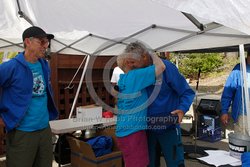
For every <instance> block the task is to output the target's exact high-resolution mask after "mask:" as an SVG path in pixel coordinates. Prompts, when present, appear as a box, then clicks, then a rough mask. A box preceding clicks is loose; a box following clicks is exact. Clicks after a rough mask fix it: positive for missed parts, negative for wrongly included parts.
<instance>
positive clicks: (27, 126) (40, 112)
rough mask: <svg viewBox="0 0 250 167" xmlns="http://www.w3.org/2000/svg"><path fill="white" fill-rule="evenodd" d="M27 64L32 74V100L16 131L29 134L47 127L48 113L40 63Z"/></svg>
mask: <svg viewBox="0 0 250 167" xmlns="http://www.w3.org/2000/svg"><path fill="white" fill-rule="evenodd" d="M27 64H28V66H29V68H30V70H31V71H32V74H33V91H32V100H31V103H30V105H29V107H28V110H27V112H26V113H25V117H24V118H23V120H22V121H21V122H20V125H19V126H18V127H17V129H18V130H22V131H28V132H30V131H35V130H40V129H43V128H46V127H48V122H49V112H48V108H47V92H46V84H45V80H44V76H43V71H42V66H41V63H40V62H39V61H37V62H36V63H34V64H33V63H29V62H28V63H27Z"/></svg>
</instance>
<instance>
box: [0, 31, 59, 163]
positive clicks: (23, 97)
mask: <svg viewBox="0 0 250 167" xmlns="http://www.w3.org/2000/svg"><path fill="white" fill-rule="evenodd" d="M52 38H54V35H52V34H47V33H46V32H45V31H44V30H42V29H41V28H39V27H35V26H33V27H30V28H28V29H26V30H25V31H24V32H23V34H22V39H23V43H24V52H22V53H19V54H18V55H17V56H16V57H15V58H13V59H11V60H10V61H8V62H5V63H3V64H2V65H0V89H1V90H2V91H1V94H0V113H1V117H2V119H3V121H4V124H5V128H6V131H7V134H6V147H7V150H6V151H7V154H6V159H7V160H6V163H7V166H8V167H38V166H39V167H41V166H42V167H51V166H52V157H53V152H52V135H51V129H50V126H49V120H53V119H56V118H57V116H58V112H57V109H56V107H55V103H54V101H53V94H52V87H51V84H50V69H49V66H48V63H47V61H46V60H44V56H45V52H46V49H47V48H48V46H49V42H50V39H52Z"/></svg>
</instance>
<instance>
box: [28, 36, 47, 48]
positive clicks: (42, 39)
mask: <svg viewBox="0 0 250 167" xmlns="http://www.w3.org/2000/svg"><path fill="white" fill-rule="evenodd" d="M30 39H35V41H37V42H38V43H39V44H40V45H41V46H46V47H48V46H49V44H50V43H49V40H48V39H47V38H35V37H31V38H30Z"/></svg>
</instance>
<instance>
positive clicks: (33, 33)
mask: <svg viewBox="0 0 250 167" xmlns="http://www.w3.org/2000/svg"><path fill="white" fill-rule="evenodd" d="M30 37H36V38H43V37H47V38H48V39H53V38H54V35H53V34H47V33H46V32H45V31H44V30H43V29H41V28H40V27H36V26H32V27H29V28H27V29H26V30H24V32H23V41H24V40H25V38H30Z"/></svg>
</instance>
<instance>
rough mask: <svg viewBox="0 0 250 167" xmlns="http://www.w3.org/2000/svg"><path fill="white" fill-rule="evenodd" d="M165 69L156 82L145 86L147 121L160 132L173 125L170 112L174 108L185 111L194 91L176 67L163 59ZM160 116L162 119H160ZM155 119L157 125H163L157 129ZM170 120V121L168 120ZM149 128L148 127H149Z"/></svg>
mask: <svg viewBox="0 0 250 167" xmlns="http://www.w3.org/2000/svg"><path fill="white" fill-rule="evenodd" d="M163 62H164V64H165V66H166V69H165V70H164V72H163V74H162V76H161V77H159V78H158V79H157V81H156V83H155V84H154V85H152V86H149V87H148V88H147V92H148V96H149V104H150V105H149V107H148V117H149V118H148V120H149V121H148V123H149V125H151V124H154V125H156V126H155V127H156V129H154V126H153V127H151V128H152V130H156V131H158V132H160V133H161V131H162V132H163V131H165V129H167V128H169V127H170V125H171V127H175V125H173V124H171V119H172V118H170V117H169V116H171V112H172V111H174V110H182V111H183V112H184V113H186V112H187V111H188V110H189V107H190V105H191V104H192V102H193V99H194V96H195V92H194V91H193V90H192V89H191V88H190V86H189V85H188V83H187V81H186V79H185V78H184V77H183V76H182V75H181V74H180V73H179V71H178V69H177V67H176V66H175V65H174V64H173V63H171V62H170V61H168V60H163ZM161 118H162V119H161ZM154 120H159V121H157V124H159V125H165V127H162V130H161V129H157V127H158V126H157V124H156V123H155V122H154ZM168 121H170V122H168ZM149 128H150V127H149Z"/></svg>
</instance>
